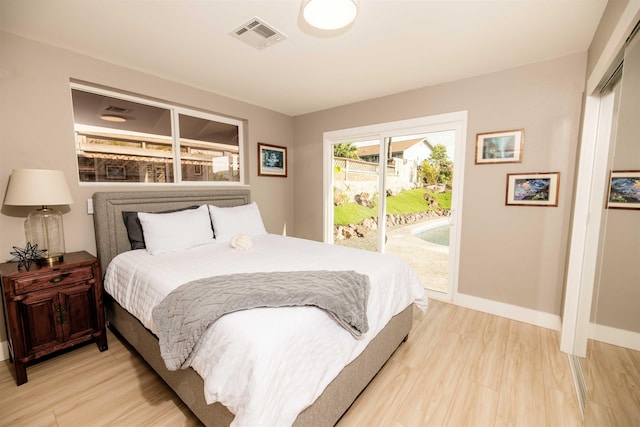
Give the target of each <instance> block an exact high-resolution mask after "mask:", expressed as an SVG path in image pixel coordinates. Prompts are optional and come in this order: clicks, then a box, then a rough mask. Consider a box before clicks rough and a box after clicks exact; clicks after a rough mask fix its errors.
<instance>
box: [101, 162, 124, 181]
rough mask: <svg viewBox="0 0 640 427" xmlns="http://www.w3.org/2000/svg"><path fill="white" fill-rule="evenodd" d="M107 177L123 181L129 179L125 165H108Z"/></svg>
mask: <svg viewBox="0 0 640 427" xmlns="http://www.w3.org/2000/svg"><path fill="white" fill-rule="evenodd" d="M106 177H107V179H112V180H119V181H122V180H125V179H127V171H126V170H125V168H124V166H116V165H107V166H106Z"/></svg>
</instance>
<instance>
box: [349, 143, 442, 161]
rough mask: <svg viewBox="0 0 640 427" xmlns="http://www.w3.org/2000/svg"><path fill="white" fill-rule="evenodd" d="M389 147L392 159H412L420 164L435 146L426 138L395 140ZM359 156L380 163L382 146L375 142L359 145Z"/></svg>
mask: <svg viewBox="0 0 640 427" xmlns="http://www.w3.org/2000/svg"><path fill="white" fill-rule="evenodd" d="M389 148H390V150H389V151H390V153H391V154H390V156H389V158H390V159H402V160H411V161H413V162H414V163H415V164H420V162H422V161H423V160H425V159H426V158H428V157H429V155H431V152H432V151H433V146H432V145H431V143H430V142H429V140H428V139H426V138H417V139H408V140H406V141H393V142H391V146H390V147H389ZM358 157H360V159H361V160H364V161H366V162H371V163H378V161H379V160H380V146H379V145H377V144H374V145H366V146H362V147H358Z"/></svg>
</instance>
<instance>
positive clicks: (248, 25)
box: [229, 18, 287, 49]
mask: <svg viewBox="0 0 640 427" xmlns="http://www.w3.org/2000/svg"><path fill="white" fill-rule="evenodd" d="M229 34H231V35H232V36H233V37H235V38H237V39H240V40H242V41H243V42H245V43H247V44H250V45H251V46H253V47H255V48H256V49H264V48H265V47H268V46H271V45H273V44H275V43H278V42H280V41H282V40H285V39H286V38H287V36H285V35H284V34H282V33H281V32H280V31H278V30H276V29H275V28H273V27H272V26H270V25H268V24H267V23H265V22H264V21H263V20H261V19H259V18H253V19H250V20H249V21H247V22H245V23H244V24H243V25H241V26H239V27H238V28H236V29H235V30H233V31H232V32H230V33H229Z"/></svg>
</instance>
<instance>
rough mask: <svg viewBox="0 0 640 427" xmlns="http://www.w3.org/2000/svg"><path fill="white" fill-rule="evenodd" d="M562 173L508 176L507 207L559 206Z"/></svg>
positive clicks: (510, 174)
mask: <svg viewBox="0 0 640 427" xmlns="http://www.w3.org/2000/svg"><path fill="white" fill-rule="evenodd" d="M559 185H560V172H532V173H509V174H507V196H506V204H507V206H554V207H555V206H558V193H559V191H558V190H559Z"/></svg>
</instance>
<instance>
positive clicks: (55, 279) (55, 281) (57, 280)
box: [49, 273, 69, 283]
mask: <svg viewBox="0 0 640 427" xmlns="http://www.w3.org/2000/svg"><path fill="white" fill-rule="evenodd" d="M68 275H69V273H66V274H61V275H60V276H57V277H53V278H51V279H49V282H51V283H59V282H62V281H63V280H64V279H65V278H66V277H67V276H68Z"/></svg>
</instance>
